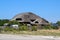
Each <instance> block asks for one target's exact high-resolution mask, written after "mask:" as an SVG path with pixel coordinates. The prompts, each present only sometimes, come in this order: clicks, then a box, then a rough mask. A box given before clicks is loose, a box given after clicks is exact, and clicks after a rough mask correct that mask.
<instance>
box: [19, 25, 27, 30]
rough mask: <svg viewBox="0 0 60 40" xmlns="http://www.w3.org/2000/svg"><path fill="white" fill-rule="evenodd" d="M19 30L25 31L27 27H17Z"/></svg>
mask: <svg viewBox="0 0 60 40" xmlns="http://www.w3.org/2000/svg"><path fill="white" fill-rule="evenodd" d="M19 30H21V31H27V30H28V27H27V26H26V25H22V26H20V27H19Z"/></svg>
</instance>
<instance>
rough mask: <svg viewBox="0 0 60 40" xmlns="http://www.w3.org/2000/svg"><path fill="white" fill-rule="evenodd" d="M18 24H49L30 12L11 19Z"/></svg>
mask: <svg viewBox="0 0 60 40" xmlns="http://www.w3.org/2000/svg"><path fill="white" fill-rule="evenodd" d="M12 20H17V21H18V22H22V23H23V22H24V23H31V24H44V25H45V24H48V23H49V22H48V21H47V20H45V19H43V18H41V17H39V16H37V15H35V14H33V13H31V12H26V13H20V14H18V15H16V16H15V17H13V18H12Z"/></svg>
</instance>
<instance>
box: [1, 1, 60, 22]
mask: <svg viewBox="0 0 60 40" xmlns="http://www.w3.org/2000/svg"><path fill="white" fill-rule="evenodd" d="M22 12H33V13H35V14H36V15H38V16H40V17H42V18H44V19H46V20H48V21H49V22H56V21H59V20H60V0H0V19H11V18H13V17H14V16H15V15H16V14H18V13H22Z"/></svg>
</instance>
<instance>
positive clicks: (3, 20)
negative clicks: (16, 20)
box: [0, 19, 9, 26]
mask: <svg viewBox="0 0 60 40" xmlns="http://www.w3.org/2000/svg"><path fill="white" fill-rule="evenodd" d="M8 22H9V20H8V19H2V20H1V19H0V26H3V25H4V23H8Z"/></svg>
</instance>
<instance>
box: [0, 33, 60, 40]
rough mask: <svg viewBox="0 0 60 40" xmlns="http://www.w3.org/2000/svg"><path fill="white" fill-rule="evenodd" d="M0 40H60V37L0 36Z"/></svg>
mask: <svg viewBox="0 0 60 40" xmlns="http://www.w3.org/2000/svg"><path fill="white" fill-rule="evenodd" d="M0 40H60V37H55V36H35V35H11V34H0Z"/></svg>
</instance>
